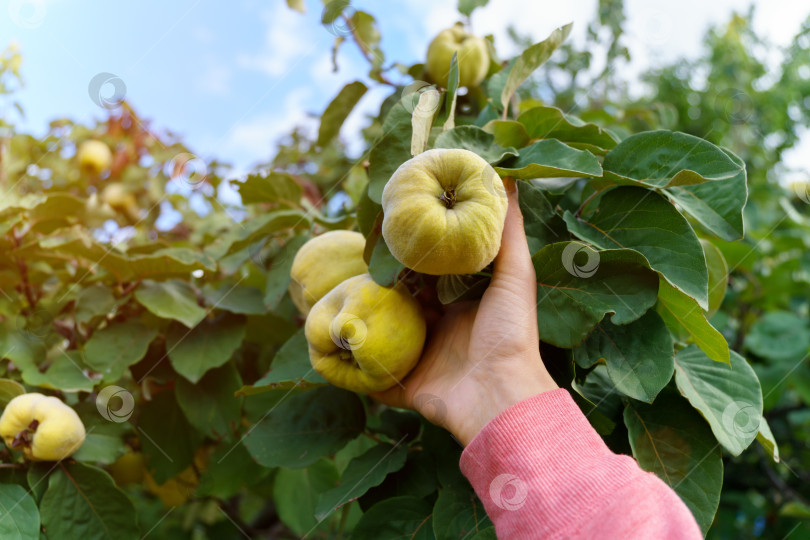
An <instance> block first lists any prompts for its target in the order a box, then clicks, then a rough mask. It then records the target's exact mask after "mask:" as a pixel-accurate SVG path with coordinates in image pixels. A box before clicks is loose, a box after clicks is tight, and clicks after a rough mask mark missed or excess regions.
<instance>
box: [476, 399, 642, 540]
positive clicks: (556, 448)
mask: <svg viewBox="0 0 810 540" xmlns="http://www.w3.org/2000/svg"><path fill="white" fill-rule="evenodd" d="M460 465H461V471H462V472H463V473H464V475H465V476H466V477H467V478H468V479H469V480H470V483H471V484H472V485H473V487H474V488H475V491H476V493H477V494H478V497H479V498H480V499H481V501H483V503H484V507H485V508H486V510H487V514H489V516H490V518H491V519H492V520H493V522H495V524H496V530H497V532H498V536H499V538H500V537H503V538H540V537H542V538H547V537H549V538H551V537H556V536H559V535H561V534H562V532H563V530H564V529H565V528H566V527H568V526H571V525H573V524H575V523H577V522H579V521H581V520H582V518H583V517H584V516H583V514H589V513H591V512H589V511H588V510H591V511H593V510H595V509H594V508H592V506H593V503H594V501H598V500H600V499H602V498H604V497H609V496H610V495H611V494H613V493H615V492H616V491H618V490H619V489H620V488H621V487H622V486H623V485H625V484H626V483H627V482H628V480H629V478H631V477H632V475H633V472H634V471H635V469H636V468H637V466H636V464H635V462H634V461H633V460H632V458H628V457H620V456H617V455H615V454H613V453H612V452H611V451H610V449H609V448H608V447H607V446H606V445H605V444H604V442H603V441H602V439H601V437H599V435H598V434H597V433H596V431H595V430H594V429H593V428H592V427H591V425H590V423H589V422H588V419H587V418H586V417H585V416H584V415H583V414H582V412H581V411H580V409H579V407H578V406H577V405H576V403H575V402H574V400H573V399H572V398H571V396H570V395H569V394H568V391H566V390H565V389H557V390H553V391H550V392H545V393H542V394H538V395H536V396H534V397H531V398H529V399H526V400H524V401H521V402H520V403H517V404H516V405H514V406H512V407H510V408H509V409H507V410H505V411H503V412H502V413H501V414H500V415H498V416H497V417H496V418H495V419H494V420H492V421H491V422H490V423H489V424H487V425H486V426H485V427H484V429H483V430H481V432H480V433H479V434H478V435H477V436H476V437H475V438H474V439H473V440H472V442H470V444H469V445H468V446H467V448H466V449H465V450H464V452H463V454H462V455H461V464H460ZM521 509H523V511H521Z"/></svg>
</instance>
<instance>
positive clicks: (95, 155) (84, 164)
mask: <svg viewBox="0 0 810 540" xmlns="http://www.w3.org/2000/svg"><path fill="white" fill-rule="evenodd" d="M76 156H77V158H78V160H79V167H81V168H82V169H83V170H85V171H87V172H89V173H91V174H94V175H99V174H101V173H102V172H104V171H106V170H107V169H109V168H110V165H112V152H110V147H109V146H107V145H106V144H104V143H103V142H101V141H96V140H90V141H85V142H83V143H82V144H81V146H79V150H78V152H77V153H76Z"/></svg>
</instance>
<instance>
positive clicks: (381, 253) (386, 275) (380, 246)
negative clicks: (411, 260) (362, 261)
mask: <svg viewBox="0 0 810 540" xmlns="http://www.w3.org/2000/svg"><path fill="white" fill-rule="evenodd" d="M404 268H405V265H404V264H402V263H401V262H399V261H398V260H397V259H396V258H395V257H394V256H393V255H392V254H391V251H390V250H389V249H388V245H387V244H386V243H385V239H384V238H383V237H382V236H380V237H379V238H377V243H376V244H375V245H374V251H372V252H371V260H370V261H369V263H368V273H369V274H371V277H372V278H374V281H376V282H377V283H378V284H380V285H382V286H383V287H390V286H391V285H393V284H394V283H396V280H397V276H399V273H400V272H402V270H403V269H404Z"/></svg>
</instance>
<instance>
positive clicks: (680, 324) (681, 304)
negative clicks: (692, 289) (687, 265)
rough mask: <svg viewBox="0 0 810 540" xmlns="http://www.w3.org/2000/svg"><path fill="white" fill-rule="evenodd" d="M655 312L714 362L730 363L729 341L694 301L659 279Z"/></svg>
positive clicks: (671, 328)
mask: <svg viewBox="0 0 810 540" xmlns="http://www.w3.org/2000/svg"><path fill="white" fill-rule="evenodd" d="M657 310H658V314H659V315H661V318H662V319H663V320H664V322H665V323H666V324H667V326H668V327H669V328H670V330H672V331H674V332H676V333H680V332H686V333H687V334H689V336H691V338H692V341H694V343H695V344H696V345H697V346H698V347H700V348H701V350H702V351H703V352H705V353H706V354H707V355H708V357H709V358H711V359H712V360H714V361H715V362H725V363H726V364H728V363H730V360H729V351H728V342H726V338H724V337H723V334H721V333H720V332H718V331H717V330H716V329H715V328H714V326H712V325H711V324H710V323H709V321H707V320H706V316H705V315H704V314H703V310H702V309H700V306H698V304H697V302H695V300H694V299H693V298H690V297H689V296H687V295H686V294H684V293H683V292H681V291H679V290H678V289H676V288H675V287H673V286H672V285H670V284H669V283H668V282H667V281H666V280H665V279H663V278H661V281H660V283H659V286H658V307H657Z"/></svg>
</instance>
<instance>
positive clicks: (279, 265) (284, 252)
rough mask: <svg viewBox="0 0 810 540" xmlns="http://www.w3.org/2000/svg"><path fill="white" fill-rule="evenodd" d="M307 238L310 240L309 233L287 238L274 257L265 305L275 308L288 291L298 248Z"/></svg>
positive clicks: (266, 285) (267, 284)
mask: <svg viewBox="0 0 810 540" xmlns="http://www.w3.org/2000/svg"><path fill="white" fill-rule="evenodd" d="M307 240H309V235H306V234H299V235H297V236H293V237H292V238H290V239H289V240H287V243H285V244H284V247H282V248H281V251H279V253H278V255H276V256H275V257H273V266H271V267H270V271H268V272H267V281H266V283H265V287H264V305H265V306H267V308H268V309H275V308H276V307H277V306H278V304H279V302H281V299H282V298H284V295H285V294H286V293H287V288H288V287H289V286H290V279H291V278H290V269H292V264H293V260H294V259H295V254H296V253H298V250H299V249H301V246H303V245H304V244H305V243H306V242H307Z"/></svg>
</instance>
